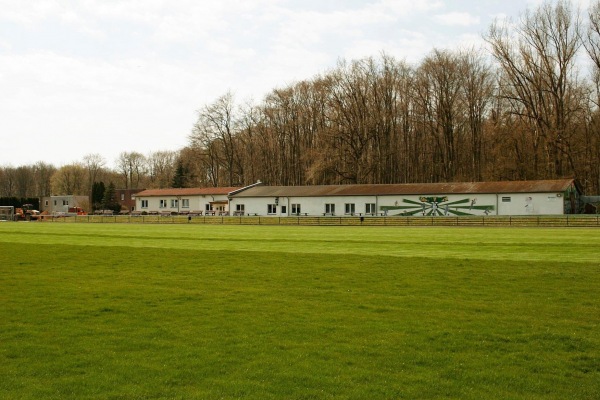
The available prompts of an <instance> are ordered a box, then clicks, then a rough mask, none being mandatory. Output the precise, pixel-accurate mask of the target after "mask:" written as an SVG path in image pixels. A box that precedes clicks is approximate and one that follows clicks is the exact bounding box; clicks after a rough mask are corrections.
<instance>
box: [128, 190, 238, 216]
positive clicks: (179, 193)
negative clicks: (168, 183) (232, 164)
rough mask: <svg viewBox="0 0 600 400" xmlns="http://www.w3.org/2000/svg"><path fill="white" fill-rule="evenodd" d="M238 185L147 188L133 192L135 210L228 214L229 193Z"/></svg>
mask: <svg viewBox="0 0 600 400" xmlns="http://www.w3.org/2000/svg"><path fill="white" fill-rule="evenodd" d="M240 189H242V188H240V187H216V188H215V187H211V188H183V189H148V190H143V191H141V192H139V193H137V194H135V211H137V212H147V213H148V214H154V213H171V214H188V213H194V214H197V215H228V213H229V198H228V196H229V194H230V193H232V192H235V191H237V190H240Z"/></svg>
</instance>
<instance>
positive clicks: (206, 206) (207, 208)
mask: <svg viewBox="0 0 600 400" xmlns="http://www.w3.org/2000/svg"><path fill="white" fill-rule="evenodd" d="M204 210H205V211H210V204H208V203H207V204H206V205H205V206H204Z"/></svg>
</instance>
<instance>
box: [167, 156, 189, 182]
mask: <svg viewBox="0 0 600 400" xmlns="http://www.w3.org/2000/svg"><path fill="white" fill-rule="evenodd" d="M187 174H188V170H187V168H185V167H184V166H183V162H182V161H181V160H179V161H178V162H177V169H176V170H175V176H174V177H173V183H172V184H171V186H172V187H174V188H184V187H187V184H186V183H187Z"/></svg>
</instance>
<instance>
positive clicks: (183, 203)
mask: <svg viewBox="0 0 600 400" xmlns="http://www.w3.org/2000/svg"><path fill="white" fill-rule="evenodd" d="M181 207H183V208H190V199H181Z"/></svg>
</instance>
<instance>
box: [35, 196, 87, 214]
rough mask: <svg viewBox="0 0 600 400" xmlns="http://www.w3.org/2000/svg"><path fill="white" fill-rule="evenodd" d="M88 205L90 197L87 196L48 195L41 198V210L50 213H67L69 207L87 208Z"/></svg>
mask: <svg viewBox="0 0 600 400" xmlns="http://www.w3.org/2000/svg"><path fill="white" fill-rule="evenodd" d="M88 205H89V199H88V197H87V196H47V197H42V199H41V202H40V211H41V212H44V211H46V212H48V214H52V213H57V212H60V213H63V212H65V213H66V212H68V210H69V207H82V208H83V209H84V210H85V209H86V207H88ZM85 211H89V210H85Z"/></svg>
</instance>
